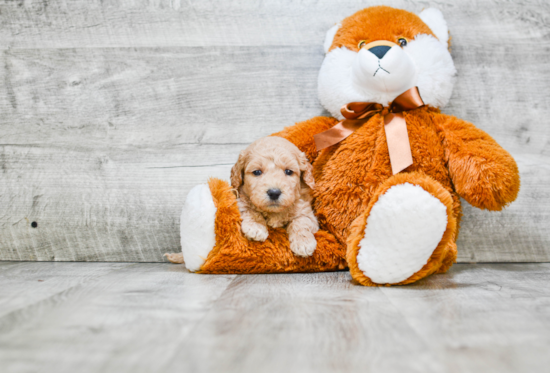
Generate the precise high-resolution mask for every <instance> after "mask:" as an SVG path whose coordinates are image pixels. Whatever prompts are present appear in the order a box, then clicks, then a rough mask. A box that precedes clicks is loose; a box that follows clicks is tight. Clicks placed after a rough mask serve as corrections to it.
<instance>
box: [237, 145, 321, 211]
mask: <svg viewBox="0 0 550 373" xmlns="http://www.w3.org/2000/svg"><path fill="white" fill-rule="evenodd" d="M312 171H313V168H312V166H311V164H309V162H308V160H307V157H306V155H305V154H304V153H302V152H301V151H300V150H299V149H298V148H297V147H296V146H294V144H292V143H291V142H290V141H288V140H285V139H283V138H280V137H266V138H262V139H260V140H257V141H255V142H253V143H252V144H251V145H250V146H249V147H248V148H246V149H245V150H243V151H242V152H241V154H240V155H239V159H238V160H237V163H236V164H235V166H233V169H232V170H231V185H232V186H233V188H235V189H237V190H239V191H240V192H241V193H243V194H245V195H246V196H247V197H248V198H249V199H250V201H251V202H252V204H254V206H255V207H256V208H257V209H259V210H261V211H264V212H281V211H284V210H285V209H287V208H289V207H290V206H292V205H293V204H294V203H295V202H296V200H298V199H299V198H300V195H301V192H302V188H308V187H309V188H313V187H314V186H315V183H314V181H313V172H312Z"/></svg>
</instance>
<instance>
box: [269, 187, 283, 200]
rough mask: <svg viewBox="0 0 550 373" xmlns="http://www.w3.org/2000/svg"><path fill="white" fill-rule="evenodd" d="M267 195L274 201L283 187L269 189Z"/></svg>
mask: <svg viewBox="0 0 550 373" xmlns="http://www.w3.org/2000/svg"><path fill="white" fill-rule="evenodd" d="M267 195H268V196H269V199H271V200H272V201H276V200H278V199H279V196H280V195H281V189H269V190H268V191H267Z"/></svg>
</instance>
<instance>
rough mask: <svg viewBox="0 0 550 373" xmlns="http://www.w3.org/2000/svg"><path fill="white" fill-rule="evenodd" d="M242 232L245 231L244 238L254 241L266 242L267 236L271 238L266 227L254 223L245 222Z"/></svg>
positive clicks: (242, 225)
mask: <svg viewBox="0 0 550 373" xmlns="http://www.w3.org/2000/svg"><path fill="white" fill-rule="evenodd" d="M241 230H242V231H243V234H244V236H245V237H246V238H248V239H249V240H252V241H260V242H264V241H265V240H267V236H269V232H268V231H267V228H266V227H265V226H264V225H262V224H259V223H255V222H253V221H246V220H243V222H242V224H241Z"/></svg>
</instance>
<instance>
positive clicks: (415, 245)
mask: <svg viewBox="0 0 550 373" xmlns="http://www.w3.org/2000/svg"><path fill="white" fill-rule="evenodd" d="M456 229H457V224H456V218H455V214H454V212H453V199H452V196H451V194H450V193H449V191H447V190H446V189H445V188H444V187H443V186H442V185H441V184H440V183H438V182H437V181H435V180H434V179H432V178H430V177H428V176H425V175H423V174H418V173H404V174H397V175H395V176H393V177H391V178H390V179H388V180H387V181H386V182H385V183H383V184H382V185H381V186H380V187H379V188H378V189H377V191H376V192H375V194H374V195H373V197H372V199H371V201H370V203H369V205H368V207H367V209H366V211H365V212H364V213H363V214H361V215H360V216H359V217H358V218H357V219H356V220H355V221H354V222H353V224H352V227H351V230H350V235H349V238H348V248H347V261H348V265H349V267H350V272H351V275H352V277H353V278H354V279H355V280H356V281H358V282H359V283H361V284H362V285H367V286H377V285H404V284H409V283H412V282H415V281H417V280H419V279H421V278H424V277H426V276H428V275H430V274H432V273H435V272H440V273H442V272H445V271H447V270H448V269H449V268H450V267H451V265H452V264H453V263H454V261H455V260H456V245H455V243H454V237H455V236H456Z"/></svg>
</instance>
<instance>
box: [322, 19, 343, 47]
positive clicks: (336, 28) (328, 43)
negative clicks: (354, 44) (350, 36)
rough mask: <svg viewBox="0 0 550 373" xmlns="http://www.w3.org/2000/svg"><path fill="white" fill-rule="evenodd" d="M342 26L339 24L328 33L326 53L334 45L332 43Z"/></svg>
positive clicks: (325, 45) (325, 44)
mask: <svg viewBox="0 0 550 373" xmlns="http://www.w3.org/2000/svg"><path fill="white" fill-rule="evenodd" d="M340 26H342V25H341V24H339V23H337V24H335V25H334V26H332V27H331V28H330V29H329V30H328V31H327V35H326V36H325V42H324V43H323V48H324V49H325V53H328V50H329V49H330V46H331V45H332V41H333V40H334V35H336V31H338V29H339V28H340Z"/></svg>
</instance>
